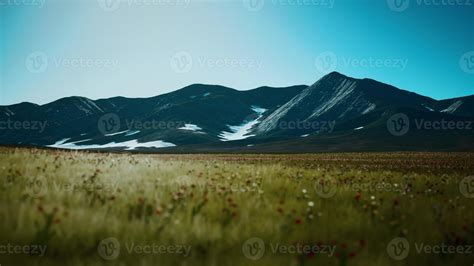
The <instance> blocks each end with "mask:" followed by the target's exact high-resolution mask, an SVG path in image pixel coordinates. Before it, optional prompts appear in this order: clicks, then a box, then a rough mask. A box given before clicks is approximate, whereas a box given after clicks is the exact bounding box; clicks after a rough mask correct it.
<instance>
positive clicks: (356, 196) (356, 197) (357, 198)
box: [354, 193, 360, 201]
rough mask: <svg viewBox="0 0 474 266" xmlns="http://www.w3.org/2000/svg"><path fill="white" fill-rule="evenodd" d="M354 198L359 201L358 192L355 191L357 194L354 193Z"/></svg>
mask: <svg viewBox="0 0 474 266" xmlns="http://www.w3.org/2000/svg"><path fill="white" fill-rule="evenodd" d="M354 199H355V200H356V201H359V200H360V194H359V193H357V194H356V195H355V197H354Z"/></svg>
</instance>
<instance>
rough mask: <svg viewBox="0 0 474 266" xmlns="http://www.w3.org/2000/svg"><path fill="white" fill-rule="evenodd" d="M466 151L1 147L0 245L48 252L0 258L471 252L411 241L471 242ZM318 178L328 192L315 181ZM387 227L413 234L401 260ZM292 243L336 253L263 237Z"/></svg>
mask: <svg viewBox="0 0 474 266" xmlns="http://www.w3.org/2000/svg"><path fill="white" fill-rule="evenodd" d="M473 158H474V157H473V155H472V154H467V153H466V154H442V153H440V154H428V153H418V154H399V153H393V154H382V153H376V154H319V155H182V156H181V155H138V154H136V155H131V154H101V153H86V152H63V151H48V150H29V149H7V148H3V149H0V177H1V178H2V182H1V183H0V247H1V246H2V245H3V246H5V245H7V244H11V245H41V246H43V245H44V246H45V247H47V249H46V253H45V255H44V256H32V255H27V254H1V251H2V250H1V249H0V264H1V265H2V266H3V265H19V264H18V263H27V265H64V264H66V263H67V265H122V264H123V265H128V264H131V265H150V264H153V265H472V263H473V262H474V255H473V254H459V253H457V254H427V253H418V252H417V250H416V246H415V245H418V246H419V244H420V243H424V244H426V245H441V244H446V245H450V246H455V247H460V246H462V247H466V246H469V245H474V212H473V211H472V209H473V207H474V199H472V198H468V197H465V196H464V195H463V194H462V193H461V192H460V189H459V182H460V181H461V180H462V179H464V178H466V177H467V176H468V175H469V173H472V165H474V164H473V162H474V160H473ZM433 162H435V163H433ZM323 181H324V184H326V185H328V188H330V189H332V190H333V193H335V194H334V195H333V196H332V197H328V198H326V197H324V196H325V194H321V190H319V188H320V186H319V184H321V183H322V182H323ZM395 184H396V185H395ZM382 185H383V187H377V186H382ZM111 237H112V238H115V239H117V240H118V242H119V243H120V254H119V255H118V257H117V258H115V259H112V260H106V259H104V258H103V257H101V256H100V255H99V252H98V247H100V248H103V246H102V244H103V243H102V244H100V243H101V241H102V240H103V239H108V238H111ZM396 237H404V238H406V239H407V240H408V241H409V243H410V252H409V255H408V256H407V257H406V258H405V259H403V260H400V261H399V260H395V259H393V258H391V257H390V256H389V254H388V252H387V245H388V244H389V242H390V241H391V240H392V239H394V238H396ZM251 238H259V239H261V240H262V241H263V242H264V243H265V252H264V254H263V256H262V257H261V258H259V259H257V260H252V259H249V258H248V257H247V256H246V255H245V254H247V255H248V252H247V251H248V247H249V246H248V244H249V245H251V244H253V242H252V243H251V242H246V241H247V240H248V239H251ZM298 243H299V244H304V245H308V246H310V247H315V246H319V247H331V248H334V254H332V256H329V254H326V253H325V254H318V253H316V254H286V253H282V252H274V251H273V250H272V249H274V248H275V246H276V245H278V244H279V245H280V246H281V245H283V246H284V247H286V246H288V245H297V244H298ZM99 244H100V245H99ZM132 244H133V245H135V246H139V247H142V246H146V245H156V246H164V247H166V248H170V247H181V246H182V247H188V248H190V253H189V256H187V257H185V256H183V254H176V253H169V252H167V253H159V254H140V253H137V252H128V250H127V248H130V246H131V245H132ZM255 247H258V246H255ZM102 250H103V249H102ZM244 250H245V251H246V252H247V253H246V252H244ZM256 250H258V249H254V250H253V251H256ZM471 252H474V250H472V251H471ZM3 253H5V252H3ZM252 258H256V257H252Z"/></svg>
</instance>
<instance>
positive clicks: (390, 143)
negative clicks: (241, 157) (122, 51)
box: [0, 72, 474, 152]
mask: <svg viewBox="0 0 474 266" xmlns="http://www.w3.org/2000/svg"><path fill="white" fill-rule="evenodd" d="M473 119H474V96H467V97H461V98H455V99H447V100H441V101H437V100H434V99H431V98H429V97H425V96H422V95H418V94H416V93H412V92H409V91H404V90H400V89H397V88H395V87H393V86H391V85H388V84H384V83H381V82H378V81H375V80H372V79H355V78H351V77H347V76H345V75H342V74H340V73H337V72H333V73H330V74H328V75H326V76H324V77H323V78H321V79H320V80H318V81H317V82H316V83H315V84H313V85H311V86H292V87H285V88H271V87H260V88H256V89H253V90H249V91H237V90H234V89H232V88H227V87H223V86H217V85H204V84H194V85H190V86H187V87H185V88H182V89H180V90H177V91H174V92H171V93H167V94H163V95H159V96H155V97H150V98H125V97H113V98H108V99H100V100H90V99H87V98H84V97H68V98H63V99H59V100H57V101H54V102H52V103H48V104H45V105H36V104H32V103H21V104H15V105H10V106H0V121H3V122H4V123H3V124H4V125H5V126H4V127H3V128H2V131H0V143H1V144H5V145H34V146H49V147H56V148H68V149H106V150H138V151H142V152H145V151H150V152H320V151H372V150H473V149H474V145H473V144H472V143H474V141H473V140H474V139H473V136H474V135H473V130H472V126H473V125H472V124H471V125H470V127H469V126H468V124H469V123H472V120H473ZM442 123H444V124H443V125H441V124H442ZM447 123H451V124H450V125H451V126H449V125H448V124H447ZM453 123H454V125H455V126H454V127H453ZM407 124H409V129H408V130H406V132H404V131H400V132H398V131H396V132H394V130H398V129H399V128H401V129H403V127H404V126H405V125H407ZM438 124H439V125H441V126H439V127H436V125H438ZM433 125H434V126H433ZM394 128H395V129H394ZM469 128H470V129H469Z"/></svg>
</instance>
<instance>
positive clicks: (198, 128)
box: [178, 124, 202, 131]
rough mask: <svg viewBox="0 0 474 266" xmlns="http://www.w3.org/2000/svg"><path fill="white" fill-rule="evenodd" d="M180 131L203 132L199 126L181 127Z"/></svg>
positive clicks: (188, 125) (185, 125)
mask: <svg viewBox="0 0 474 266" xmlns="http://www.w3.org/2000/svg"><path fill="white" fill-rule="evenodd" d="M178 129H181V130H188V131H199V130H202V128H200V127H198V126H197V125H194V124H184V127H180V128H178Z"/></svg>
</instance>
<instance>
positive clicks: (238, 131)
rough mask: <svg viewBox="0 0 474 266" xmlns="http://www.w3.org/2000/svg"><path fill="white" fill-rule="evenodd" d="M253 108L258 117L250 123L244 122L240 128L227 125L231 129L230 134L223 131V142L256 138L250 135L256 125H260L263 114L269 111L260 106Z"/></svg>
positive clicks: (221, 136) (220, 135)
mask: <svg viewBox="0 0 474 266" xmlns="http://www.w3.org/2000/svg"><path fill="white" fill-rule="evenodd" d="M251 108H252V111H254V112H255V113H256V114H257V117H256V118H255V119H253V120H250V121H244V122H243V123H242V124H241V125H238V126H231V125H227V126H228V127H229V129H230V132H228V131H222V132H221V134H219V137H220V138H221V141H231V140H240V139H246V138H249V137H253V136H255V135H249V133H250V132H251V130H252V128H253V127H254V126H255V125H257V124H258V123H260V118H262V116H263V113H265V112H266V111H267V109H265V108H261V107H258V106H252V107H251Z"/></svg>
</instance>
